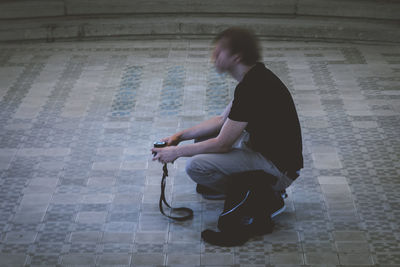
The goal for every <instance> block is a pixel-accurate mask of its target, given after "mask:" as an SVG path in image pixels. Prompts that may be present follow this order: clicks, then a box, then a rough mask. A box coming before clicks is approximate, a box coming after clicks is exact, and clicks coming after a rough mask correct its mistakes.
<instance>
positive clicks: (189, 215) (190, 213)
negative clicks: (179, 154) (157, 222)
mask: <svg viewBox="0 0 400 267" xmlns="http://www.w3.org/2000/svg"><path fill="white" fill-rule="evenodd" d="M167 176H168V168H167V163H164V167H163V176H162V179H161V195H160V202H159V207H160V212H161V214H162V215H164V216H166V217H168V218H170V219H173V220H176V221H186V220H189V219H191V218H192V217H193V210H192V209H189V208H185V207H180V208H173V207H171V206H170V205H169V204H168V202H167V200H166V199H165V185H166V178H167ZM163 203H164V204H165V206H167V207H168V208H170V209H171V211H172V212H176V211H180V212H184V213H186V214H187V215H184V216H170V215H167V214H165V212H164V209H163Z"/></svg>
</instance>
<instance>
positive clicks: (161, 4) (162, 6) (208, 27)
mask: <svg viewBox="0 0 400 267" xmlns="http://www.w3.org/2000/svg"><path fill="white" fill-rule="evenodd" d="M232 25H236V26H244V27H250V28H252V29H254V31H255V32H256V33H257V34H258V35H259V36H262V37H270V38H307V39H309V38H311V39H319V40H321V39H323V40H331V39H334V40H346V41H374V42H394V43H397V42H400V2H399V1H396V0H264V1H260V0H247V1H245V0H241V1H239V0H220V1H215V0H203V1H195V0H170V1H167V0H156V1H145V0H114V1H109V0H10V1H8V0H6V1H4V0H3V1H1V2H0V41H16V40H47V41H55V40H59V39H65V38H73V39H87V38H106V37H110V36H112V37H116V36H118V37H129V38H134V37H135V36H141V37H143V35H145V36H157V37H163V36H165V37H176V36H179V37H182V36H190V37H202V36H209V35H214V34H215V33H217V32H219V31H220V30H221V29H224V28H226V27H229V26H232Z"/></svg>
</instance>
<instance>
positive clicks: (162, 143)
mask: <svg viewBox="0 0 400 267" xmlns="http://www.w3.org/2000/svg"><path fill="white" fill-rule="evenodd" d="M166 146H167V143H166V142H164V141H157V142H154V147H155V148H162V147H166ZM156 155H157V153H156V152H153V156H156Z"/></svg>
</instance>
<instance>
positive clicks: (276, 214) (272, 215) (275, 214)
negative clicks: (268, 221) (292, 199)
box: [271, 205, 286, 218]
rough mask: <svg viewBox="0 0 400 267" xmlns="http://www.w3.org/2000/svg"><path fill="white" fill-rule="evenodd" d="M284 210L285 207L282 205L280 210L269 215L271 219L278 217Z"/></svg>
mask: <svg viewBox="0 0 400 267" xmlns="http://www.w3.org/2000/svg"><path fill="white" fill-rule="evenodd" d="M285 209H286V206H285V205H283V207H282V208H280V209H279V210H277V211H275V212H274V213H272V214H271V218H274V217H276V216H278V215H279V214H281V213H282V212H283V211H284V210H285Z"/></svg>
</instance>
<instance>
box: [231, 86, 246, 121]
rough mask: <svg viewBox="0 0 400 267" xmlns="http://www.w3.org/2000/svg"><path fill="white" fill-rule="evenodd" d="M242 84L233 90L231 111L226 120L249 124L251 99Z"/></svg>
mask: <svg viewBox="0 0 400 267" xmlns="http://www.w3.org/2000/svg"><path fill="white" fill-rule="evenodd" d="M246 89H248V88H245V87H244V86H243V84H238V86H237V87H236V89H235V95H234V98H233V102H232V107H231V111H230V113H229V115H228V118H229V119H231V120H234V121H245V122H249V121H250V119H251V110H252V104H251V102H252V101H251V98H250V96H251V95H250V94H249V92H248V91H249V90H246Z"/></svg>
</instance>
